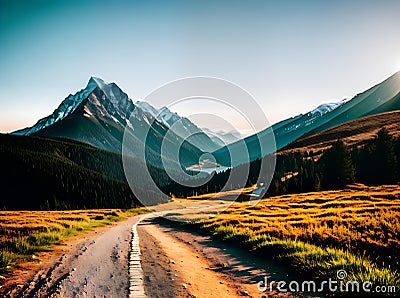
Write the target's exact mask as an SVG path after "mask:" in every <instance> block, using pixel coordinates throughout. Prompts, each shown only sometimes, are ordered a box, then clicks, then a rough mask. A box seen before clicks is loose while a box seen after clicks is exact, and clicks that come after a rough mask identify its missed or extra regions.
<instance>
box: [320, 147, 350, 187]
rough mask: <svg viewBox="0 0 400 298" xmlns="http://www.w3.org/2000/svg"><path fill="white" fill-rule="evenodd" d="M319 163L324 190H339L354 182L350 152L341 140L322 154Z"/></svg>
mask: <svg viewBox="0 0 400 298" xmlns="http://www.w3.org/2000/svg"><path fill="white" fill-rule="evenodd" d="M321 163H322V175H323V179H322V184H323V187H324V188H327V189H330V188H333V189H339V188H343V187H344V186H345V185H347V184H349V183H352V182H354V180H355V170H354V165H353V162H352V159H351V155H350V152H349V150H348V148H347V146H346V144H345V143H344V142H343V141H342V140H338V141H337V142H336V143H334V144H333V145H332V147H331V148H330V149H328V150H327V151H326V152H325V153H324V154H323V156H322V158H321Z"/></svg>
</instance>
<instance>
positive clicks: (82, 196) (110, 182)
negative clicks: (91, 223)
mask: <svg viewBox="0 0 400 298" xmlns="http://www.w3.org/2000/svg"><path fill="white" fill-rule="evenodd" d="M0 164H1V169H0V189H1V193H2V194H1V199H0V208H2V209H7V210H9V209H14V210H18V209H28V210H40V209H46V210H51V209H82V208H131V207H135V206H138V205H140V203H139V202H138V200H137V199H136V198H135V196H134V195H133V193H132V191H131V189H130V188H129V186H128V184H127V183H126V180H125V176H124V171H123V167H122V162H121V157H120V155H118V154H115V153H111V152H108V151H104V150H100V149H97V148H95V147H92V146H90V145H87V144H83V143H80V142H75V141H70V140H61V139H44V138H37V137H21V136H11V135H0ZM131 166H132V167H133V168H135V169H136V168H137V179H140V177H141V172H142V170H143V169H141V168H140V166H139V164H138V163H136V162H135V160H133V159H132V165H131ZM154 171H155V172H156V173H157V171H156V170H154ZM162 179H163V177H161V178H160V179H159V180H162ZM160 183H161V182H160ZM166 183H167V182H166ZM143 195H145V196H148V197H149V198H151V199H152V200H153V201H154V202H157V201H159V200H160V198H158V197H157V195H155V194H153V193H150V192H148V191H146V190H143Z"/></svg>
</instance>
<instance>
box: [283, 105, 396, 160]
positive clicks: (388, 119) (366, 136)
mask: <svg viewBox="0 0 400 298" xmlns="http://www.w3.org/2000/svg"><path fill="white" fill-rule="evenodd" d="M383 127H384V128H386V130H387V131H388V132H389V133H390V134H391V135H392V136H394V137H398V136H400V130H399V129H398V128H399V127H400V111H394V112H387V113H381V114H378V115H373V116H367V117H363V118H361V119H357V120H353V121H349V122H346V123H344V124H341V125H338V126H335V127H332V128H330V129H327V130H325V131H323V132H320V133H317V134H314V135H311V136H308V137H304V138H300V139H299V140H297V141H295V142H293V143H291V144H289V145H288V146H286V147H285V148H283V149H282V150H280V151H279V154H285V153H288V152H306V151H314V153H316V154H318V152H321V151H322V150H324V149H326V148H328V147H330V146H331V145H332V144H333V143H334V142H336V141H337V140H338V139H341V140H343V141H345V142H346V143H347V144H348V145H349V146H361V145H363V144H365V143H366V142H368V141H369V140H371V139H373V138H374V137H375V135H376V134H377V132H378V131H379V130H380V129H382V128H383Z"/></svg>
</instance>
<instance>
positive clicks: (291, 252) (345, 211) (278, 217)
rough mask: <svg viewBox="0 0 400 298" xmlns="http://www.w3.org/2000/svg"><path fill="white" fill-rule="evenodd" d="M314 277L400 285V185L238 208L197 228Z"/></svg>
mask: <svg viewBox="0 0 400 298" xmlns="http://www.w3.org/2000/svg"><path fill="white" fill-rule="evenodd" d="M197 224H199V225H200V227H201V228H202V229H203V231H206V232H208V233H211V234H213V235H214V236H215V237H217V238H220V239H223V240H226V241H231V242H233V243H239V244H240V245H242V246H245V247H246V248H249V249H250V250H253V251H255V252H256V253H259V254H260V255H261V256H265V257H268V258H275V259H278V260H280V261H283V262H285V263H286V264H288V265H291V266H293V267H295V268H296V269H297V270H298V271H300V272H302V273H305V274H308V275H311V276H314V277H317V278H318V277H333V276H334V273H335V272H336V271H337V270H338V269H346V270H347V272H348V273H349V278H354V279H356V280H369V281H371V282H375V283H376V284H386V285H390V284H391V285H396V286H399V274H398V270H399V267H400V266H399V260H400V257H399V255H398V252H399V248H400V186H399V185H393V186H378V187H366V186H364V185H357V184H356V185H352V186H349V187H348V188H347V189H345V190H340V191H324V192H315V193H304V194H293V195H284V196H277V197H272V198H265V199H263V200H261V201H260V202H259V203H258V204H256V205H255V206H249V205H248V204H247V203H245V202H243V203H234V204H233V205H231V206H230V207H229V208H228V209H227V210H225V211H224V212H222V213H220V214H218V215H217V216H216V217H214V218H211V219H207V220H203V221H201V222H200V223H197Z"/></svg>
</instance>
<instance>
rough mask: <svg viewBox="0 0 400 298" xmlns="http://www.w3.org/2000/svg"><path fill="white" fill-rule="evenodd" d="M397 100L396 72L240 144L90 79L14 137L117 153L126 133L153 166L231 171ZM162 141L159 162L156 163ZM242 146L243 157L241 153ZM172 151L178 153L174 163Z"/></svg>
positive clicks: (393, 106) (396, 104)
mask: <svg viewBox="0 0 400 298" xmlns="http://www.w3.org/2000/svg"><path fill="white" fill-rule="evenodd" d="M399 97H400V72H397V73H395V74H394V75H392V76H391V77H389V78H388V79H386V80H385V81H383V82H382V83H380V84H377V85H376V86H374V87H372V88H370V89H368V90H366V91H364V92H362V93H360V94H358V95H356V96H355V97H353V98H352V99H350V100H343V101H340V102H337V103H327V104H322V105H320V106H319V107H317V108H316V109H314V110H312V111H310V112H308V113H305V114H300V115H298V116H295V117H292V118H289V119H286V120H283V121H281V122H279V123H276V124H274V125H273V126H272V127H268V128H266V129H265V130H263V131H261V132H259V133H257V134H255V135H251V136H249V137H246V138H244V139H242V138H241V136H240V135H235V134H232V133H221V132H217V133H215V132H212V131H209V130H207V129H204V130H202V129H200V128H199V127H197V126H196V125H195V124H194V123H193V122H191V121H190V120H189V119H188V118H185V117H182V116H180V115H178V114H177V113H174V112H172V111H171V110H169V108H168V107H161V108H160V109H156V108H155V107H153V106H152V105H151V104H150V103H148V102H145V101H137V102H135V103H134V102H133V101H132V100H131V99H129V97H128V95H127V94H126V93H124V92H123V91H122V90H121V89H120V88H119V87H118V86H117V85H116V84H115V83H110V84H107V83H105V82H104V81H103V80H101V79H99V78H95V77H92V78H90V80H89V82H88V84H87V86H86V87H85V88H84V89H82V90H81V91H79V92H77V93H76V94H74V95H69V96H68V97H67V98H66V99H65V100H64V101H63V102H62V103H61V104H60V105H59V107H58V108H57V109H56V110H55V111H54V112H53V113H52V114H51V115H49V116H47V117H45V118H43V119H40V120H39V121H38V122H37V123H36V124H35V125H34V126H32V127H28V128H25V129H22V130H19V131H16V132H14V134H16V135H25V136H29V135H34V136H43V137H57V138H68V139H73V140H78V141H82V142H86V143H88V144H91V145H93V146H95V147H98V148H101V149H105V150H109V151H113V152H118V153H120V152H121V148H122V142H123V136H124V131H125V128H127V134H129V136H130V138H129V140H130V142H129V144H127V146H128V147H129V148H130V151H131V152H132V155H133V156H135V152H137V151H140V150H138V148H139V147H143V146H145V148H146V161H147V162H150V163H151V164H153V165H155V166H159V167H161V166H164V167H165V166H167V167H171V168H176V167H188V166H191V165H195V164H198V163H199V162H200V160H199V158H200V156H201V155H202V154H203V153H204V152H212V154H213V155H214V157H215V158H216V161H217V162H218V163H219V164H221V165H223V166H236V165H239V164H242V163H246V162H249V161H253V160H255V159H257V158H260V157H262V156H265V155H266V154H269V153H272V152H274V151H275V149H276V150H280V149H282V148H286V147H287V146H288V145H289V144H292V143H293V142H295V141H296V140H298V139H300V138H306V137H308V136H311V135H314V134H317V133H320V132H322V131H325V130H327V129H329V128H332V127H334V126H337V125H341V124H343V123H346V122H348V121H351V120H355V119H359V118H362V117H365V116H369V115H375V114H379V113H384V112H390V111H394V110H399V109H400V99H399ZM171 129H172V132H171V131H169V130H171ZM147 131H148V134H146V132H147ZM272 134H273V135H272ZM188 136H191V137H189V138H188ZM271 137H274V138H275V142H276V148H275V147H274V146H273V144H271V142H269V143H268V144H263V145H264V146H263V152H261V149H260V148H261V147H260V143H259V142H260V140H261V142H266V141H265V140H270V138H271ZM163 142H164V146H165V147H164V148H163V150H164V151H163V155H164V162H163V161H162V160H161V144H162V143H163ZM224 143H225V144H228V145H225V144H224ZM165 144H166V145H165ZM180 144H182V145H180ZM243 144H244V145H245V146H246V148H247V151H248V153H249V156H248V158H247V157H246V154H243V152H241V150H242V148H243V147H242V146H243ZM176 152H179V161H177V160H176ZM231 154H232V155H236V158H235V159H236V161H235V163H234V164H231V158H230V155H231ZM136 157H140V156H136Z"/></svg>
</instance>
